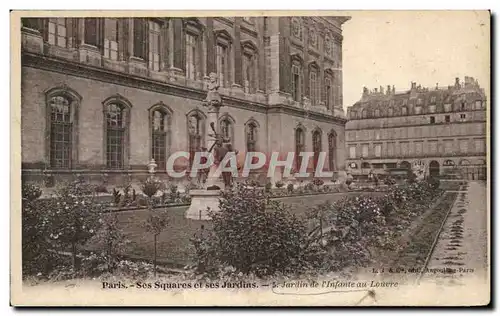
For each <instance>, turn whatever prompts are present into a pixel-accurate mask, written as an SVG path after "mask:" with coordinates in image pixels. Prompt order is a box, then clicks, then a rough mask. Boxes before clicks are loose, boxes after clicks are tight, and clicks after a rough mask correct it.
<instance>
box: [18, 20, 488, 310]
mask: <svg viewBox="0 0 500 316" xmlns="http://www.w3.org/2000/svg"><path fill="white" fill-rule="evenodd" d="M10 18H11V19H10V23H11V50H12V59H11V85H12V87H11V89H12V96H11V97H12V99H11V119H12V122H15V123H13V124H12V126H11V130H12V136H11V137H12V138H11V142H12V148H13V149H12V153H11V159H12V160H13V164H12V167H11V168H12V170H11V172H12V178H11V187H12V189H11V190H12V191H11V211H10V212H11V233H10V234H11V254H10V256H11V258H10V259H11V267H10V272H11V298H10V301H11V305H13V306H19V307H21V306H166V307H167V306H364V307H366V306H487V305H488V304H490V300H491V293H490V282H491V280H490V277H491V276H490V274H491V273H490V269H491V265H490V264H491V257H490V225H491V224H490V184H491V170H490V169H491V168H490V163H491V161H490V153H491V144H490V123H489V122H490V120H491V112H490V105H491V96H490V95H491V89H492V87H491V86H490V85H491V83H490V80H491V79H490V77H491V73H490V68H491V61H490V51H491V48H490V43H491V40H490V29H491V25H490V20H491V13H490V12H489V11H487V10H482V11H297V12H294V11H234V12H231V11H196V12H195V11H192V12H190V11H185V12H180V11H36V10H33V11H16V10H14V11H12V12H11V16H10ZM13 118H15V119H13ZM16 135H17V136H16ZM14 142H17V143H14ZM16 148H17V149H16ZM16 175H18V176H16Z"/></svg>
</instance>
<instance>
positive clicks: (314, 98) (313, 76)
mask: <svg viewBox="0 0 500 316" xmlns="http://www.w3.org/2000/svg"><path fill="white" fill-rule="evenodd" d="M318 73H319V71H318V68H317V67H316V65H314V64H313V65H311V66H310V67H309V98H310V99H311V104H312V105H317V104H318V103H319V82H318Z"/></svg>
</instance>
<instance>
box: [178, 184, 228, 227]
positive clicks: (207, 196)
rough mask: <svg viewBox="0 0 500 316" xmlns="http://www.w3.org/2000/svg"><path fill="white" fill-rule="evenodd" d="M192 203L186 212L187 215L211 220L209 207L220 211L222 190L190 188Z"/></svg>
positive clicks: (197, 218)
mask: <svg viewBox="0 0 500 316" xmlns="http://www.w3.org/2000/svg"><path fill="white" fill-rule="evenodd" d="M189 195H191V205H190V206H189V209H188V210H187V211H186V213H185V217H186V218H189V219H193V220H204V221H209V220H210V216H208V212H207V208H210V210H212V211H215V212H217V211H219V197H220V190H190V191H189Z"/></svg>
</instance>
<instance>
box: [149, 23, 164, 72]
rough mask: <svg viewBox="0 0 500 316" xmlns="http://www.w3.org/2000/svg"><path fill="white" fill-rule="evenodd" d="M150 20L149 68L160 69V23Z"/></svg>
mask: <svg viewBox="0 0 500 316" xmlns="http://www.w3.org/2000/svg"><path fill="white" fill-rule="evenodd" d="M148 22H149V42H148V43H149V59H148V60H149V69H151V70H154V71H160V33H161V26H160V24H159V23H156V22H153V21H148Z"/></svg>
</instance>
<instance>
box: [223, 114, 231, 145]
mask: <svg viewBox="0 0 500 316" xmlns="http://www.w3.org/2000/svg"><path fill="white" fill-rule="evenodd" d="M220 133H221V135H222V137H224V138H225V139H226V140H228V141H229V142H231V143H232V142H233V123H232V121H231V120H230V119H229V118H228V117H225V118H223V119H222V120H221V121H220Z"/></svg>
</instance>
